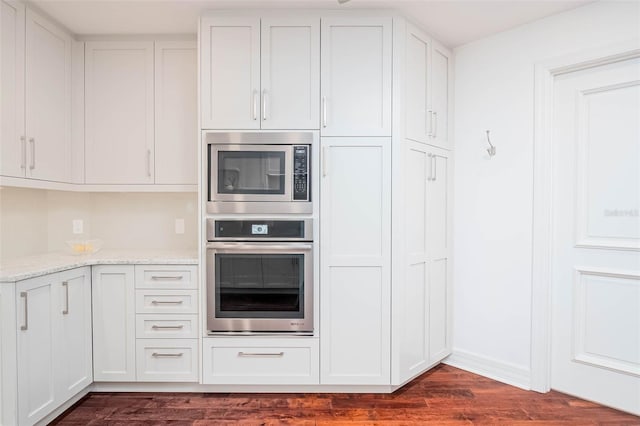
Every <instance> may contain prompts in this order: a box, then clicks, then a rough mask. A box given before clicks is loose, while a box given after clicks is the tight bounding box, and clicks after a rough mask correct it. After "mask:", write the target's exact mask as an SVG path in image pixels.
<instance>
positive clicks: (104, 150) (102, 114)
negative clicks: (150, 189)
mask: <svg viewBox="0 0 640 426" xmlns="http://www.w3.org/2000/svg"><path fill="white" fill-rule="evenodd" d="M153 65H154V64H153V42H150V41H149V42H147V41H91V42H87V43H86V45H85V166H86V167H85V173H86V175H85V182H86V183H90V184H145V183H153V148H154V134H153V131H154V125H153V119H154V112H153V111H154V102H153V95H154V91H153Z"/></svg>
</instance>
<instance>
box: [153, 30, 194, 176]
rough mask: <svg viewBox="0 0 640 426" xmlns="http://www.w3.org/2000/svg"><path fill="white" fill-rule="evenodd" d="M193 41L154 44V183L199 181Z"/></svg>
mask: <svg viewBox="0 0 640 426" xmlns="http://www.w3.org/2000/svg"><path fill="white" fill-rule="evenodd" d="M197 62H198V61H197V48H196V42H195V41H158V42H156V44H155V65H156V66H155V95H156V99H155V117H156V118H155V135H156V137H155V183H156V184H181V185H196V184H197V183H198V176H197V175H198V160H197V149H198V112H197V109H198V101H197V99H198V93H197V91H198V89H197V74H198V69H197Z"/></svg>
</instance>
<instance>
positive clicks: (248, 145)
mask: <svg viewBox="0 0 640 426" xmlns="http://www.w3.org/2000/svg"><path fill="white" fill-rule="evenodd" d="M204 138H205V140H206V143H207V149H208V151H207V156H208V172H209V174H208V191H209V194H208V203H207V212H209V213H259V214H275V213H311V212H312V201H311V150H312V146H313V145H314V142H315V141H317V139H318V134H317V132H208V133H205V135H204Z"/></svg>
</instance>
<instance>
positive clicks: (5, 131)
mask: <svg viewBox="0 0 640 426" xmlns="http://www.w3.org/2000/svg"><path fill="white" fill-rule="evenodd" d="M0 8H2V10H0V12H1V15H0V19H2V26H1V27H0V30H1V31H2V33H1V34H0V42H1V46H0V47H1V50H0V55H2V57H1V58H0V66H1V67H2V68H1V69H0V78H1V80H0V90H1V91H2V97H1V98H2V99H1V102H2V103H1V104H0V174H2V175H3V176H15V177H24V176H25V172H26V168H27V152H26V149H27V146H26V143H27V141H26V136H25V133H24V132H25V128H24V95H25V92H24V36H25V31H24V24H25V19H24V4H22V3H19V2H17V1H5V0H2V1H0Z"/></svg>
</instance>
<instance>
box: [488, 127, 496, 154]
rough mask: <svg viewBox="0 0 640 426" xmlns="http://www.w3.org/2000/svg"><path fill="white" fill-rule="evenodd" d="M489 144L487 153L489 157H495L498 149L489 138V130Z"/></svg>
mask: <svg viewBox="0 0 640 426" xmlns="http://www.w3.org/2000/svg"><path fill="white" fill-rule="evenodd" d="M487 142H488V143H489V148H487V153H488V154H489V157H493V156H494V155H496V147H495V146H493V144H492V143H491V138H490V137H489V130H487Z"/></svg>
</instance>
